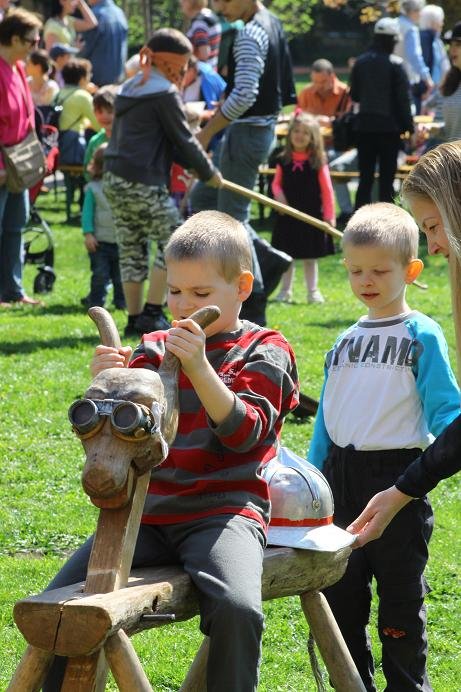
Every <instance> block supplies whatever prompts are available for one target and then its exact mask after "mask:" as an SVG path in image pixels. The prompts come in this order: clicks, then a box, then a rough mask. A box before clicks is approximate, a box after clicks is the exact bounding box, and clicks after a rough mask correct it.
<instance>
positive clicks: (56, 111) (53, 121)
mask: <svg viewBox="0 0 461 692" xmlns="http://www.w3.org/2000/svg"><path fill="white" fill-rule="evenodd" d="M76 88H78V87H76ZM74 91H76V89H73V90H72V91H71V92H70V93H69V94H66V96H65V97H64V98H63V99H62V101H60V100H59V93H58V94H56V96H55V97H54V99H53V101H52V102H51V103H50V105H49V106H48V109H47V113H46V115H45V124H46V125H51V126H52V127H55V128H56V129H57V130H59V118H60V117H61V113H62V108H63V103H64V102H65V101H67V99H68V98H69V96H72V94H73V93H74Z"/></svg>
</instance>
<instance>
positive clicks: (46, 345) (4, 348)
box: [0, 333, 99, 356]
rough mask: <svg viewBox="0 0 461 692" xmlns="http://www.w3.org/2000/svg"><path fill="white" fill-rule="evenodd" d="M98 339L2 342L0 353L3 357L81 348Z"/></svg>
mask: <svg viewBox="0 0 461 692" xmlns="http://www.w3.org/2000/svg"><path fill="white" fill-rule="evenodd" d="M98 339H99V337H98V335H97V334H96V333H95V335H94V336H63V337H62V338H60V339H46V338H45V339H41V340H40V339H34V340H33V341H31V340H29V341H6V342H5V341H3V342H2V343H0V353H1V354H2V355H4V356H12V355H17V354H18V353H34V352H35V351H42V350H45V349H55V348H58V349H60V348H81V346H82V345H83V344H89V345H95V344H96V343H97V341H98Z"/></svg>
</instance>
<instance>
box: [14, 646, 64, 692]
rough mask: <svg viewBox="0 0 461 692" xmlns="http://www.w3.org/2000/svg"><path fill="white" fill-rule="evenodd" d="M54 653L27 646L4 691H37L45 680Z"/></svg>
mask: <svg viewBox="0 0 461 692" xmlns="http://www.w3.org/2000/svg"><path fill="white" fill-rule="evenodd" d="M53 658H54V654H53V653H50V652H49V651H42V650H41V649H37V648H36V647H35V646H28V647H27V649H26V650H25V652H24V654H23V656H22V659H21V661H20V663H19V665H18V667H17V668H16V671H15V674H14V676H13V678H12V679H11V681H10V684H9V685H8V687H7V688H6V692H24V691H25V690H27V692H38V691H39V690H40V689H41V687H42V684H43V681H44V680H45V677H46V674H47V672H48V670H49V667H50V665H51V664H52V662H53Z"/></svg>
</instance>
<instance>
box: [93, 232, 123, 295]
mask: <svg viewBox="0 0 461 692" xmlns="http://www.w3.org/2000/svg"><path fill="white" fill-rule="evenodd" d="M89 257H90V266H91V290H90V293H89V294H88V303H89V304H91V305H101V306H103V305H104V301H105V299H106V296H107V287H108V285H109V283H110V282H112V286H113V288H114V304H115V305H117V306H118V307H122V306H123V305H125V297H124V295H123V288H122V280H121V278H120V267H119V263H118V247H117V244H116V243H101V242H100V243H99V244H98V248H97V250H96V252H90V253H89Z"/></svg>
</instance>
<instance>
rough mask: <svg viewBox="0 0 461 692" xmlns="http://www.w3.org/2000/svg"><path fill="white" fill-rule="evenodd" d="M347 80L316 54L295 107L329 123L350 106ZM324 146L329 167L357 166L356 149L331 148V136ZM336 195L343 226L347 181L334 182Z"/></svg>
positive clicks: (348, 208)
mask: <svg viewBox="0 0 461 692" xmlns="http://www.w3.org/2000/svg"><path fill="white" fill-rule="evenodd" d="M347 89H348V87H347V84H346V83H345V82H341V81H340V80H339V79H338V78H337V76H336V75H335V71H334V68H333V65H332V64H331V62H330V61H329V60H325V59H324V58H320V59H319V60H316V61H315V62H314V63H313V64H312V68H311V84H310V85H309V86H307V87H305V88H304V89H303V90H302V91H301V92H300V93H299V94H298V107H299V108H301V110H303V111H306V112H307V113H311V115H315V116H316V117H317V119H318V121H319V123H320V125H321V126H323V127H329V126H330V124H331V121H332V120H333V119H334V117H335V115H336V112H337V111H338V110H341V111H344V110H346V108H348V107H349V106H350V98H349V97H348V96H346V97H344V94H345V93H346V92H347ZM325 147H326V150H327V153H328V160H329V162H330V164H329V165H330V170H332V171H345V170H351V167H352V168H354V167H355V168H356V167H357V163H356V158H357V151H356V150H355V149H351V150H350V151H347V152H345V153H341V152H337V151H335V150H334V149H333V140H332V139H330V138H328V139H326V141H325ZM334 189H335V194H336V199H337V201H338V204H339V207H340V210H341V213H340V215H339V217H338V224H339V225H340V226H344V225H345V224H346V223H347V221H348V220H349V218H350V216H351V215H352V212H353V206H352V200H351V197H350V193H349V188H348V187H347V183H338V182H335V183H334Z"/></svg>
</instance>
